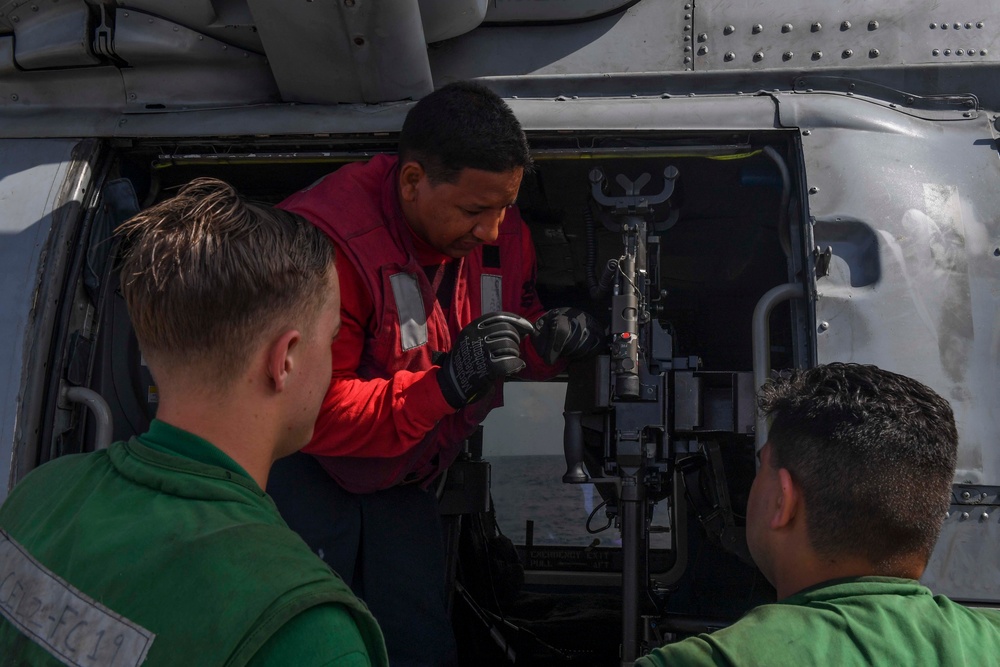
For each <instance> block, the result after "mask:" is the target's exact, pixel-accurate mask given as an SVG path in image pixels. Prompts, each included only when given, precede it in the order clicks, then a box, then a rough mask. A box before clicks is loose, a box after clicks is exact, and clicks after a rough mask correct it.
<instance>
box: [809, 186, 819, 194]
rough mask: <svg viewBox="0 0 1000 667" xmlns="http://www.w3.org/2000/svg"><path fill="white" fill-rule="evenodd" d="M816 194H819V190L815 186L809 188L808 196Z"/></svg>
mask: <svg viewBox="0 0 1000 667" xmlns="http://www.w3.org/2000/svg"><path fill="white" fill-rule="evenodd" d="M817 192H819V188H818V187H817V186H815V185H814V186H812V187H811V188H809V194H811V195H814V194H816V193H817Z"/></svg>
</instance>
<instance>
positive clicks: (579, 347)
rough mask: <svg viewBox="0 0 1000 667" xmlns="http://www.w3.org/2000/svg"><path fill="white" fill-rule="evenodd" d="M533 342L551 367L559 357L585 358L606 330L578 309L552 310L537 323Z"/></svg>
mask: <svg viewBox="0 0 1000 667" xmlns="http://www.w3.org/2000/svg"><path fill="white" fill-rule="evenodd" d="M531 343H532V344H533V345H534V346H535V350H537V351H538V354H539V355H541V357H542V360H543V361H545V363H547V364H549V365H550V366H551V365H552V364H554V363H556V360H558V359H559V358H565V359H583V358H584V357H588V356H590V355H591V354H593V353H594V352H596V351H597V350H598V349H600V347H601V346H602V345H604V344H605V340H604V327H602V326H601V324H600V322H598V321H597V320H595V319H594V318H593V317H591V316H590V315H589V314H587V313H585V312H584V311H582V310H580V309H579V308H553V309H552V310H550V311H549V312H547V313H545V314H544V315H542V316H541V317H539V318H538V320H537V321H536V322H535V328H534V331H532V332H531Z"/></svg>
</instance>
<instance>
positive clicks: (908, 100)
mask: <svg viewBox="0 0 1000 667" xmlns="http://www.w3.org/2000/svg"><path fill="white" fill-rule="evenodd" d="M905 101H906V104H907V105H912V104H913V102H914V101H915V100H914V99H913V98H912V97H907V98H906V100H905Z"/></svg>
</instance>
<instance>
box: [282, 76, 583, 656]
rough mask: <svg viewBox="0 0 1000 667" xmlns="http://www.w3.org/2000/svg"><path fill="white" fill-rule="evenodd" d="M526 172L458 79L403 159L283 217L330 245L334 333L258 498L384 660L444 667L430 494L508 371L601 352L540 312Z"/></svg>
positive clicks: (500, 123) (575, 319)
mask: <svg viewBox="0 0 1000 667" xmlns="http://www.w3.org/2000/svg"><path fill="white" fill-rule="evenodd" d="M530 168H531V157H530V155H529V152H528V145H527V140H526V139H525V136H524V133H523V131H522V130H521V126H520V124H519V123H518V121H517V119H516V118H515V117H514V115H513V113H512V112H511V110H510V109H509V108H508V107H507V105H506V104H504V102H503V100H501V99H500V98H499V97H498V96H496V95H495V94H494V93H492V92H491V91H490V90H488V89H487V88H484V87H483V86H480V85H478V84H473V83H464V82H461V83H456V84H451V85H449V86H446V87H444V88H442V89H440V90H438V91H436V92H434V93H432V94H431V95H428V96H427V97H426V98H424V99H423V100H421V101H420V102H419V103H418V104H416V105H415V106H414V107H413V109H411V110H410V112H409V114H408V115H407V117H406V120H405V122H404V124H403V129H402V133H401V135H400V142H399V157H398V158H397V157H392V156H387V155H380V156H377V157H375V158H373V159H372V160H371V161H369V162H368V163H366V164H353V165H348V166H346V167H343V168H342V169H340V170H338V171H337V172H335V173H333V174H330V175H328V176H327V177H325V178H323V179H322V180H320V181H319V182H317V183H316V184H314V185H313V186H311V187H309V188H307V189H305V190H303V191H301V192H298V193H296V194H295V195H292V196H291V197H289V198H288V199H287V200H286V201H285V202H283V203H282V204H281V206H282V207H283V208H287V209H288V210H291V211H294V212H296V213H298V214H300V215H302V216H304V217H305V218H307V219H309V220H311V221H312V222H313V223H314V224H315V225H316V226H318V227H319V228H320V229H322V230H324V231H325V232H326V233H327V234H329V235H330V237H331V238H332V239H333V240H334V242H335V243H336V245H337V248H338V252H339V253H340V257H341V261H339V262H338V265H337V269H338V274H339V277H340V284H341V302H342V318H343V326H342V328H341V332H340V336H339V337H338V339H337V341H336V342H335V343H334V354H333V357H334V362H333V363H334V365H333V376H332V380H331V384H330V390H329V392H328V393H327V395H326V400H325V402H324V406H323V410H322V411H321V413H320V417H319V419H318V421H317V423H316V430H315V434H314V436H313V440H312V442H311V443H310V445H309V446H308V447H306V448H305V449H304V450H303V451H304V452H307V453H308V454H309V455H311V456H309V455H306V454H299V455H297V456H293V457H290V458H288V459H286V460H284V461H282V462H279V464H278V465H276V466H275V468H274V470H273V472H272V475H271V483H270V485H269V487H268V491H269V492H270V493H271V495H272V496H273V497H274V499H275V501H276V503H277V504H278V507H279V509H280V510H281V512H282V515H283V516H284V517H285V519H286V521H288V523H289V525H290V526H291V527H292V528H293V529H294V530H296V531H297V532H299V534H300V535H302V537H303V538H304V539H305V540H306V542H307V543H308V544H309V545H310V547H312V548H313V550H315V551H316V552H317V553H318V554H319V555H320V557H322V558H323V559H324V560H326V561H327V562H328V563H329V564H330V565H331V566H332V567H333V568H334V569H335V570H336V571H338V572H339V573H340V574H341V575H342V576H343V577H344V578H345V580H346V581H347V582H348V583H350V584H351V586H352V588H353V589H354V590H355V592H357V593H358V595H359V596H360V597H361V598H362V599H364V600H365V601H366V602H367V603H368V605H369V607H370V608H371V610H372V612H373V613H374V615H375V617H376V618H377V619H378V621H379V623H380V625H381V626H382V629H383V632H384V634H385V637H386V643H387V646H388V649H389V657H390V661H391V662H392V664H394V665H442V664H449V663H450V662H452V661H453V660H454V653H455V646H454V638H453V636H452V632H451V627H450V622H449V620H448V617H447V612H446V609H447V606H446V603H447V600H446V599H445V598H446V591H445V567H444V558H445V554H444V549H443V542H442V538H441V529H440V522H439V519H438V516H437V501H436V498H435V497H434V495H433V493H431V492H429V491H428V490H427V489H428V487H429V486H430V484H431V483H432V482H433V481H434V480H435V479H436V478H438V477H439V475H440V474H441V472H442V471H444V470H445V469H446V468H447V467H448V466H449V465H450V464H451V463H452V462H453V461H454V460H455V457H456V456H457V455H458V453H459V452H460V451H461V448H462V443H463V441H464V439H465V438H467V437H468V436H469V435H470V434H471V433H472V432H473V431H474V430H475V428H476V427H477V425H478V424H479V423H480V422H481V421H482V419H483V418H484V417H486V415H487V414H488V413H489V411H490V410H491V409H492V408H493V407H495V406H497V405H498V404H499V403H500V400H501V391H502V384H503V379H504V378H505V377H506V376H508V375H510V374H513V373H520V374H521V376H522V377H527V378H529V379H544V378H547V377H551V376H553V375H554V374H556V373H557V372H558V371H559V370H560V369H561V367H562V364H563V361H562V360H563V359H567V358H576V357H581V356H586V355H588V354H591V353H592V352H594V351H596V349H597V348H598V347H599V346H600V345H601V344H602V342H603V336H602V332H601V329H600V327H599V326H598V325H597V324H596V322H595V321H594V320H593V319H592V318H590V317H589V316H588V315H587V314H586V313H583V312H581V311H579V310H576V309H572V308H560V309H554V310H549V311H546V310H545V309H544V308H543V307H542V305H541V303H540V302H539V300H538V296H537V294H536V292H535V252H534V248H533V246H532V243H531V237H530V234H529V231H528V229H527V226H526V225H525V223H524V221H523V220H521V218H520V215H519V214H518V211H517V209H516V207H515V206H514V202H515V200H516V199H517V193H518V189H519V187H520V184H521V178H522V176H523V175H524V172H525V170H527V169H530ZM501 223H502V224H501ZM532 323H533V324H532ZM526 337H527V338H526ZM522 339H526V340H524V341H523V342H522ZM522 371H523V372H522Z"/></svg>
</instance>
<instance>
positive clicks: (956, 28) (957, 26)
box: [952, 23, 962, 30]
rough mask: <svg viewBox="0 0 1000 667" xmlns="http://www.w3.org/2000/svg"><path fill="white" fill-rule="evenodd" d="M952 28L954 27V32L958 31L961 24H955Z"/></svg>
mask: <svg viewBox="0 0 1000 667" xmlns="http://www.w3.org/2000/svg"><path fill="white" fill-rule="evenodd" d="M952 27H954V28H955V30H960V29H961V28H962V24H961V23H956V24H955V25H954V26H952Z"/></svg>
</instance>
